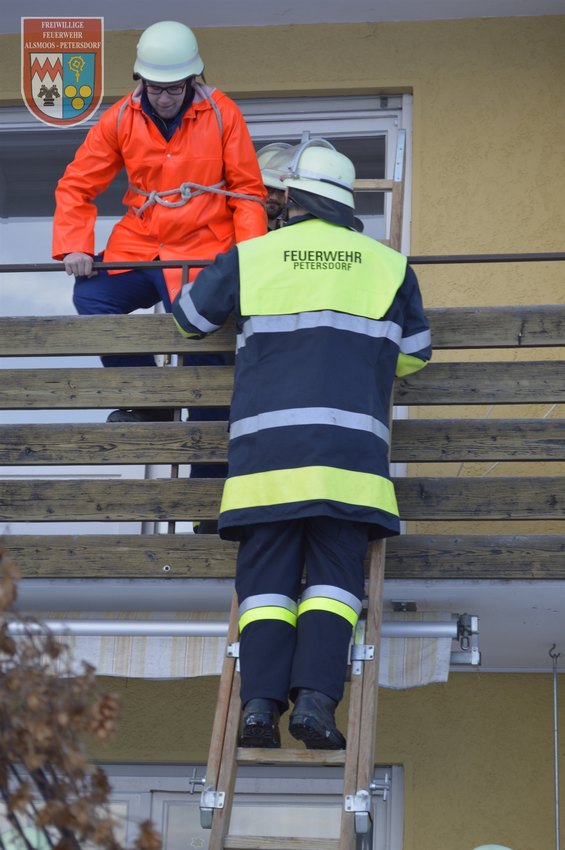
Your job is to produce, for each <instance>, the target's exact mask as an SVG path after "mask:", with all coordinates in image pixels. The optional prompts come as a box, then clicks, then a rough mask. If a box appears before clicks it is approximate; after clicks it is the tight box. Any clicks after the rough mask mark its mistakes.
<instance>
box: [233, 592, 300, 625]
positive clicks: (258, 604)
mask: <svg viewBox="0 0 565 850" xmlns="http://www.w3.org/2000/svg"><path fill="white" fill-rule="evenodd" d="M267 607H273V608H286V609H287V610H288V611H290V613H291V614H296V612H297V611H298V605H297V604H296V601H295V600H294V599H291V598H290V596H283V595H282V593H258V594H257V595H256V596H248V597H247V599H244V600H243V602H242V603H241V605H240V606H239V609H238V611H239V617H240V619H241V617H242V616H243V614H246V613H247V612H248V611H251V610H253V608H267Z"/></svg>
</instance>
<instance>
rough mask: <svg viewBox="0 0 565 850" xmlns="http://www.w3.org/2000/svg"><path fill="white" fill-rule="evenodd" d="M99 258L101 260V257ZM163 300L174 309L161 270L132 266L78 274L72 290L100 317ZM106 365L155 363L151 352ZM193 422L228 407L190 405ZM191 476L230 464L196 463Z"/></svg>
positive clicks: (205, 359) (206, 357) (189, 360)
mask: <svg viewBox="0 0 565 850" xmlns="http://www.w3.org/2000/svg"><path fill="white" fill-rule="evenodd" d="M95 259H96V260H101V259H102V257H101V256H98V257H96V258H95ZM160 301H162V302H163V306H164V308H165V310H166V312H167V313H170V312H171V300H170V298H169V293H168V290H167V285H166V283H165V278H164V275H163V272H162V270H161V269H151V268H148V269H131V271H128V272H122V273H120V274H109V273H108V272H107V271H106V269H100V271H99V272H98V273H97V274H96V275H95V276H94V277H77V278H76V279H75V286H74V291H73V303H74V305H75V309H76V311H77V313H79V314H80V315H81V316H99V315H110V314H116V313H117V314H120V315H123V314H125V313H131V312H133V310H138V309H139V308H140V307H143V308H148V307H154V306H155V304H158V303H159V302H160ZM100 359H101V360H102V364H103V365H104V366H155V358H154V357H153V355H151V354H142V355H128V354H115V355H105V356H103V357H101V358H100ZM231 363H233V358H231V357H230V356H229V355H224V354H186V355H185V357H184V365H185V366H224V365H226V364H231ZM188 416H189V419H190V420H191V421H195V422H201V421H209V420H214V419H216V420H217V419H227V418H228V417H229V408H228V407H222V408H208V407H204V408H202V407H196V408H189V411H188ZM190 475H191V478H225V477H226V475H227V465H224V464H211V463H200V464H193V465H192V469H191V472H190Z"/></svg>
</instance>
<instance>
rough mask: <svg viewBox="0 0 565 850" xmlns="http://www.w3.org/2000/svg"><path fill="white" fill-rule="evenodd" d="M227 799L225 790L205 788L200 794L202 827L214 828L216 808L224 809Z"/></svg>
mask: <svg viewBox="0 0 565 850" xmlns="http://www.w3.org/2000/svg"><path fill="white" fill-rule="evenodd" d="M225 799H226V794H225V791H215V790H214V789H213V788H204V790H203V791H202V794H201V795H200V826H201V827H202V829H212V817H213V814H214V810H215V809H223V808H224V802H225Z"/></svg>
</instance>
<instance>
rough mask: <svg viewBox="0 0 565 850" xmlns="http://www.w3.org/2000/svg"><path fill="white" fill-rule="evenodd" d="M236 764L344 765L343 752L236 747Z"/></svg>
mask: <svg viewBox="0 0 565 850" xmlns="http://www.w3.org/2000/svg"><path fill="white" fill-rule="evenodd" d="M236 759H237V763H238V764H321V765H328V764H329V765H332V764H333V765H336V764H337V765H339V764H345V750H306V749H304V750H303V749H293V748H284V749H280V750H275V749H267V748H266V747H265V748H263V747H238V749H237V753H236Z"/></svg>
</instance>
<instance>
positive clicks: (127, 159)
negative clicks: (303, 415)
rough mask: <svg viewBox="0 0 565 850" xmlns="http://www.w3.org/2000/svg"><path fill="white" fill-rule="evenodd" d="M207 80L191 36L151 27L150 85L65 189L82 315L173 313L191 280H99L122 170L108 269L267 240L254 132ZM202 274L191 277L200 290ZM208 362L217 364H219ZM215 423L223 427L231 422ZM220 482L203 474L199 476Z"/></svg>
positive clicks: (64, 254) (110, 115)
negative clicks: (106, 222) (103, 206)
mask: <svg viewBox="0 0 565 850" xmlns="http://www.w3.org/2000/svg"><path fill="white" fill-rule="evenodd" d="M203 70H204V63H203V62H202V59H201V58H200V55H199V52H198V44H197V42H196V39H195V37H194V34H193V33H192V31H191V30H190V29H189V28H188V27H187V26H185V25H184V24H181V23H178V22H176V21H161V22H159V23H156V24H153V25H152V26H150V27H148V29H146V30H145V31H144V32H143V33H142V35H141V37H140V39H139V42H138V44H137V58H136V61H135V64H134V79H136V80H138V81H139V85H138V86H137V88H136V89H135V91H133V92H132V93H130V94H128V95H126V97H124V98H122V99H121V100H120V101H118V102H117V103H116V104H114V105H113V106H111V107H110V108H109V109H108V110H107V111H106V112H105V113H104V114H103V115H102V117H101V119H100V121H99V122H98V123H97V124H96V125H95V126H94V127H92V129H91V130H90V131H89V132H88V134H87V136H86V139H85V141H84V143H83V144H82V145H81V146H80V147H79V149H78V150H77V153H76V155H75V158H74V160H73V161H72V162H71V163H70V164H69V165H68V167H67V169H66V171H65V173H64V175H63V177H62V178H61V180H60V181H59V183H58V186H57V190H56V193H55V195H56V202H57V205H56V211H55V218H54V227H53V257H54V259H56V260H62V261H63V262H64V264H65V269H66V272H67V274H69V275H71V274H72V275H75V277H76V282H75V287H74V293H73V301H74V304H75V307H76V310H77V312H78V313H80V314H87V315H90V314H100V313H130V312H131V311H132V310H135V309H138V308H140V307H145V308H147V307H151V306H153V305H154V304H157V303H159V302H160V301H162V302H163V304H164V307H165V310H167V311H168V312H169V311H170V309H171V303H172V301H173V300H174V299H175V297H176V296H177V294H178V293H179V291H180V287H181V272H180V269H169V270H165V272H164V273H163V271H162V270H160V269H141V270H140V269H132V270H130V271H127V272H122V273H115V272H110V273H108V272H107V271H105V270H100V271H98V272H94V273H93V271H92V265H93V260H94V259H95V258H96V259H100V257H99V256H97V257H95V248H94V225H95V221H96V207H95V205H94V203H93V200H94V198H95V197H96V196H97V195H99V194H100V193H101V192H103V191H104V190H105V189H106V188H107V187H108V186H109V185H110V183H111V182H112V181H113V180H114V178H115V177H116V176H117V174H118V173H119V171H120V170H121V169H122V168H123V167H124V168H125V169H126V172H127V176H128V184H129V185H128V189H127V192H126V193H125V195H124V198H123V202H124V204H125V206H126V207H127V212H126V214H125V215H124V217H123V218H122V219H121V220H120V221H119V222H118V223H117V224H116V225H115V227H114V229H113V230H112V233H111V235H110V239H109V241H108V244H107V247H106V250H105V251H104V254H103V259H104V260H105V261H107V262H119V261H120V262H124V261H125V262H127V261H132V262H133V261H135V262H139V261H144V260H147V261H151V260H155V259H160V260H190V259H192V260H196V259H198V260H201V259H202V260H206V259H210V260H212V259H214V257H215V256H216V255H217V254H219V253H221V252H224V251H227V250H228V249H229V248H231V247H232V246H233V245H234V244H235V243H236V242H242V241H244V240H246V239H250V238H252V237H255V236H261V235H262V234H264V233H266V231H267V220H266V214H265V207H264V198H265V190H264V187H263V182H262V179H261V174H260V171H259V166H258V163H257V158H256V155H255V151H254V148H253V143H252V141H251V137H250V135H249V131H248V129H247V126H246V124H245V121H244V119H243V116H242V114H241V112H240V111H239V109H238V107H237V106H236V104H235V103H234V102H233V101H232V100H230V98H228V97H227V96H226V95H225V94H223V93H222V92H220V91H218V90H217V89H215V88H213V87H210V86H207V85H204V84H203V83H199V82H196V77H198V76H199V75H201V74H202V72H203ZM197 273H198V270H197V269H194V270H191V279H193V278H194V277H195V276H196V274H197ZM204 356H206V357H207V358H208V360H207V362H210V359H209V358H210V357H211V355H200V357H201V358H202V357H204ZM197 357H198V355H193V356H192V360H193V361H194V365H197V361H196V358H197ZM101 359H102V363H103V364H104V366H154V365H155V361H154V359H153V357H151V356H146V357H132V356H112V357H102V358H101ZM199 362H202V361H201V360H200V361H199ZM159 414H161V415H160V416H159ZM199 414H203V415H204V416H206V412H205V411H202V410H200V411H197V410H194V411H191V412H190V416H191V418H192V419H195V418H198V417H199ZM156 416H159V418H165V419H169V418H170V419H172V417H173V411H172V410H171V411H165V412H163V411H161V412H157V413H155V412H153V411H151V410H143V409H136V410H116V411H114V412H113V413H111V414H110V416H109V417H108V421H112V422H131V421H144V420H145V421H147V420H154V419H155V418H156ZM215 418H222V415H221V412H220V411H216V416H215ZM219 471H220V470H218V468H217V467H214V466H210V467H209V468H204V467H201V468H200V474H199V477H204V476H205V477H209V476H211V475H213V474H214V473H215V474H216V475H217V474H218V472H219ZM193 473H194V470H193ZM222 473H223V471H222Z"/></svg>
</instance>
